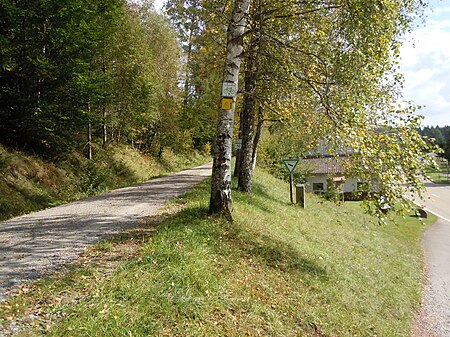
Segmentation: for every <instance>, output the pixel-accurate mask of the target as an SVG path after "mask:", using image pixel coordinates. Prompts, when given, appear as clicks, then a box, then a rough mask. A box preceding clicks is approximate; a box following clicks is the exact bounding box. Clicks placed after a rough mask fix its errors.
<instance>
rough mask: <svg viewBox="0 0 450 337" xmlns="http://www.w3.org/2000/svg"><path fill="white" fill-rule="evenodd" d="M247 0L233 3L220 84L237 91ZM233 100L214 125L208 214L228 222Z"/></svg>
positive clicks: (248, 0)
mask: <svg viewBox="0 0 450 337" xmlns="http://www.w3.org/2000/svg"><path fill="white" fill-rule="evenodd" d="M249 5H250V0H235V2H234V8H233V12H232V16H231V20H230V24H229V26H228V31H227V55H226V60H225V67H224V72H223V82H224V83H232V84H234V85H235V86H236V87H238V78H239V70H240V66H241V58H242V52H243V49H244V48H243V34H244V28H245V24H246V20H247V18H246V16H247V14H248V10H249ZM235 104H236V98H235V97H234V98H233V104H232V106H231V109H223V108H222V109H221V110H220V113H219V118H218V123H217V138H216V143H215V148H214V162H213V171H212V179H211V198H210V203H209V212H210V213H211V214H222V215H224V216H225V217H227V218H228V219H229V220H232V216H231V209H232V205H231V152H232V139H233V128H234V108H235Z"/></svg>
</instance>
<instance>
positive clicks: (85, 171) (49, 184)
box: [0, 145, 211, 221]
mask: <svg viewBox="0 0 450 337" xmlns="http://www.w3.org/2000/svg"><path fill="white" fill-rule="evenodd" d="M210 160H211V159H210V158H209V157H207V156H204V155H201V154H199V153H193V152H192V153H188V154H184V155H175V154H173V153H172V152H171V151H168V150H164V151H163V153H162V156H161V158H152V157H149V156H146V155H143V154H142V153H140V152H139V151H137V150H134V149H132V148H130V147H127V146H122V145H116V146H114V147H113V146H111V147H109V148H107V149H102V148H101V146H96V147H95V156H94V160H92V161H89V160H87V159H86V158H84V156H83V155H81V154H80V153H76V152H74V153H71V154H68V155H66V157H65V159H64V161H60V162H58V163H54V162H46V161H44V160H42V159H40V158H38V157H36V156H31V155H27V154H24V153H21V152H17V151H12V150H10V149H7V148H5V147H3V146H1V145H0V221H1V220H6V219H9V218H11V217H14V216H17V215H21V214H24V213H29V212H33V211H37V210H40V209H43V208H47V207H51V206H55V205H59V204H63V203H66V202H68V201H73V200H78V199H82V198H85V197H87V196H91V195H95V194H98V193H102V192H105V191H108V190H111V189H115V188H119V187H124V186H129V185H133V184H136V183H139V182H142V181H145V180H148V179H151V178H154V177H157V176H161V175H164V174H168V173H172V172H175V171H180V170H182V169H185V168H188V167H193V166H196V165H200V164H202V163H205V162H207V161H210Z"/></svg>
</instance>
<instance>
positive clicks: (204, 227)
mask: <svg viewBox="0 0 450 337" xmlns="http://www.w3.org/2000/svg"><path fill="white" fill-rule="evenodd" d="M288 190H289V189H288V185H286V184H285V183H283V182H281V181H279V180H276V179H275V178H273V177H271V176H269V175H267V174H265V173H263V172H260V171H258V172H257V173H256V182H255V185H254V193H253V194H252V195H245V194H241V193H239V192H236V191H235V192H234V193H233V196H234V217H235V221H234V222H233V223H232V224H230V223H228V222H226V221H225V220H224V219H220V218H213V217H210V216H208V215H207V206H208V197H209V195H208V182H205V183H204V184H201V185H200V186H199V187H198V188H196V189H195V190H194V191H192V192H190V193H188V194H187V195H185V196H184V197H182V198H179V199H177V200H176V201H175V204H174V206H173V207H181V206H183V209H181V210H180V211H179V212H178V214H176V215H172V216H169V217H168V218H167V219H165V220H164V221H163V222H162V223H160V224H157V225H155V224H153V223H150V224H148V227H147V229H148V231H149V232H151V234H149V235H138V236H131V237H122V238H118V239H116V240H115V241H109V242H104V243H101V244H99V245H97V247H96V249H94V250H93V251H92V252H91V254H93V256H92V255H91V256H90V257H89V258H86V259H85V260H83V259H82V261H81V262H80V263H79V265H78V266H74V267H73V269H71V270H69V272H65V273H62V274H61V275H56V276H55V277H53V278H47V279H44V280H42V281H40V282H39V283H37V284H34V285H33V286H28V287H27V289H26V290H25V291H22V294H21V295H18V296H16V297H13V298H11V299H10V300H8V301H7V302H4V303H3V304H1V307H0V308H1V310H2V312H3V314H2V315H1V317H2V319H1V323H3V324H4V326H5V327H8V326H11V324H12V322H22V324H23V323H24V322H25V323H26V324H27V325H28V327H29V328H28V329H25V330H23V331H22V335H23V336H32V335H41V334H44V333H45V334H46V335H48V336H314V337H318V336H390V337H391V336H410V332H411V329H412V322H413V319H414V314H415V312H416V311H417V310H418V307H419V302H420V294H421V275H422V253H421V248H420V244H419V238H420V236H421V233H422V231H423V230H424V228H425V226H426V225H425V224H423V223H421V222H419V221H418V220H417V218H414V217H411V216H408V217H406V218H396V219H395V220H396V223H394V222H391V223H390V224H389V225H388V226H379V225H377V224H376V220H375V219H373V218H371V217H369V216H368V215H366V214H364V212H363V211H362V209H361V208H360V207H359V204H357V203H351V202H348V203H344V204H342V205H340V206H339V205H336V204H333V203H330V202H324V201H323V200H322V199H320V198H318V197H316V196H313V195H308V196H307V197H308V208H306V209H300V208H299V207H298V206H296V205H291V204H290V203H289V192H288ZM434 220H435V219H434V218H431V219H427V221H428V223H430V222H432V221H434ZM130 242H131V243H132V245H133V247H134V249H133V250H128V251H127V253H124V254H121V253H118V252H120V251H123V249H122V248H118V247H126V246H127V244H129V243H130ZM125 251H126V250H125ZM96 254H97V255H96ZM116 254H117V256H122V258H118V257H117V256H116V257H114V256H115V255H116ZM102 256H103V257H102ZM105 256H109V259H110V260H114V261H119V262H117V263H116V264H115V265H114V267H113V268H109V269H107V272H105V268H104V266H103V267H99V266H98V265H97V264H96V262H95V261H97V260H98V259H104V257H105ZM30 314H31V316H30ZM33 315H34V316H33ZM30 317H34V318H33V319H31V318H30Z"/></svg>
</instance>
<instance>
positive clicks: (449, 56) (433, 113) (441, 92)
mask: <svg viewBox="0 0 450 337" xmlns="http://www.w3.org/2000/svg"><path fill="white" fill-rule="evenodd" d="M163 2H164V0H155V7H156V8H157V9H160V8H161V7H162V4H163ZM401 57H402V60H401V63H400V64H401V70H402V73H403V74H404V75H405V88H404V98H405V100H408V101H409V100H411V101H413V102H414V103H415V104H416V105H420V106H422V109H421V110H419V112H418V113H419V114H421V115H424V116H425V119H424V120H423V125H440V126H444V125H450V0H430V8H429V9H427V10H426V15H425V23H424V24H423V23H422V22H421V21H420V22H419V23H418V27H417V28H416V29H415V30H414V31H413V32H412V34H411V35H409V36H408V38H407V40H406V42H405V43H404V45H403V47H402V50H401Z"/></svg>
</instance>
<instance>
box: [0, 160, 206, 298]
mask: <svg viewBox="0 0 450 337" xmlns="http://www.w3.org/2000/svg"><path fill="white" fill-rule="evenodd" d="M210 175H211V164H207V165H203V166H199V167H197V168H193V169H190V170H186V171H182V172H179V173H177V174H174V175H170V176H166V177H163V178H158V179H154V180H151V181H148V182H146V183H143V184H140V185H137V186H133V187H127V188H122V189H118V190H114V191H112V192H109V193H105V194H102V195H98V196H95V197H92V198H88V199H85V200H81V201H77V202H73V203H70V204H66V205H63V206H59V207H54V208H50V209H46V210H43V211H40V212H36V213H32V214H28V215H25V216H21V217H17V218H14V219H11V220H8V221H5V222H3V223H0V300H1V299H2V298H4V297H5V296H6V294H7V291H8V289H11V287H14V286H16V285H19V284H20V283H22V282H24V281H28V280H34V279H37V278H39V277H40V276H41V275H42V274H43V273H47V272H49V271H52V270H55V269H56V268H57V267H58V266H60V265H61V264H63V263H65V262H67V261H70V260H73V259H76V258H77V256H78V255H79V254H80V253H81V252H82V251H83V249H84V248H85V247H87V246H89V245H92V244H94V243H95V242H97V241H99V240H101V239H105V238H108V237H110V236H111V235H114V234H117V233H119V232H120V231H121V230H123V229H126V228H129V227H133V226H135V225H137V224H138V222H139V220H141V219H143V218H145V217H146V216H149V215H151V214H152V213H154V212H155V211H156V210H158V208H160V207H161V206H162V205H164V203H166V202H167V201H168V200H169V199H171V198H174V197H176V196H178V195H181V194H183V193H184V192H186V191H188V190H189V189H190V188H191V187H193V186H194V185H196V184H197V183H199V182H200V181H202V180H203V179H205V178H206V177H209V176H210Z"/></svg>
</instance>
